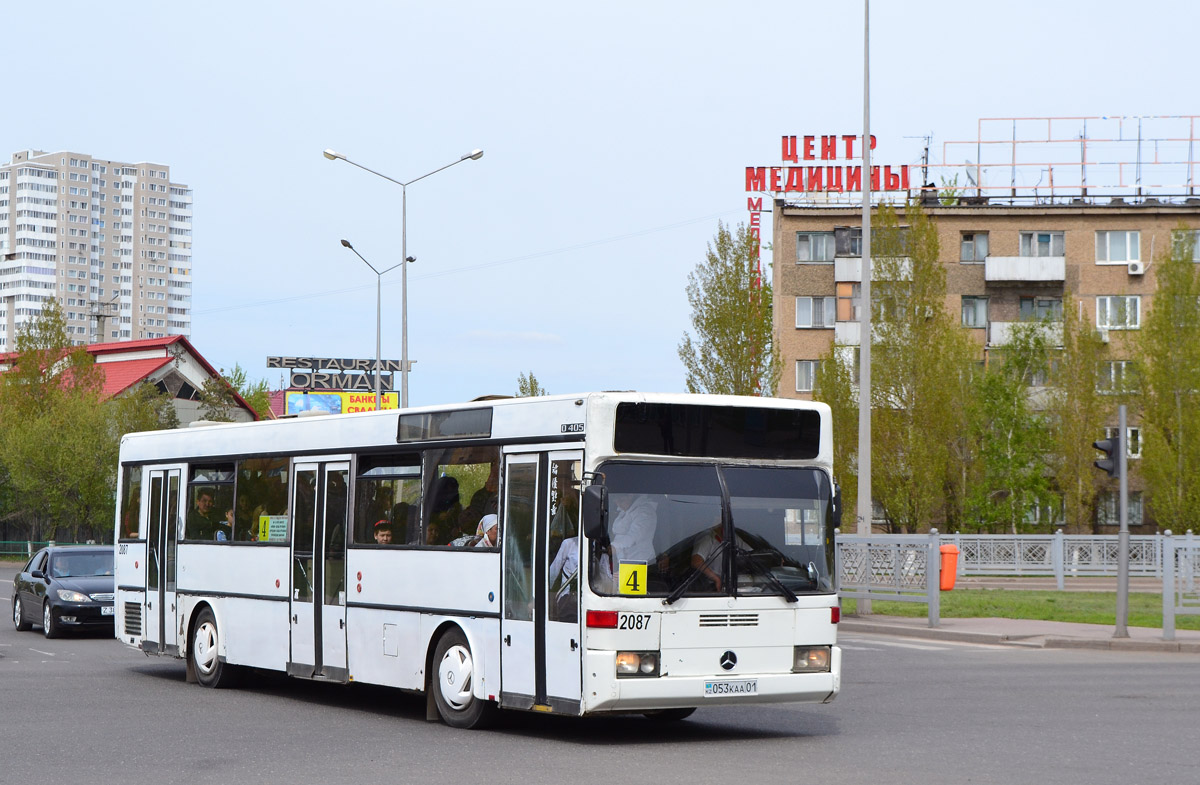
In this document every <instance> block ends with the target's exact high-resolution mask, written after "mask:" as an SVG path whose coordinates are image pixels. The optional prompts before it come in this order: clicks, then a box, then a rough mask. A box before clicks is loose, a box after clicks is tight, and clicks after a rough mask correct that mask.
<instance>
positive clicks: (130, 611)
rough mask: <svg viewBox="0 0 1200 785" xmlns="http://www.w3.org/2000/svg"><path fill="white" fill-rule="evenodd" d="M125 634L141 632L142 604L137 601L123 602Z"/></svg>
mask: <svg viewBox="0 0 1200 785" xmlns="http://www.w3.org/2000/svg"><path fill="white" fill-rule="evenodd" d="M125 634H126V635H141V634H142V605H141V603H138V602H127V603H125Z"/></svg>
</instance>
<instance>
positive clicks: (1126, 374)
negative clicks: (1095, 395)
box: [1096, 360, 1138, 393]
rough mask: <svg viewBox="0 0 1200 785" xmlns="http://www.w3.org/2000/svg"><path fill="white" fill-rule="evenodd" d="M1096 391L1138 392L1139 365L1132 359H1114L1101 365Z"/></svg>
mask: <svg viewBox="0 0 1200 785" xmlns="http://www.w3.org/2000/svg"><path fill="white" fill-rule="evenodd" d="M1096 391H1097V392H1101V393H1120V392H1137V391H1138V381H1137V366H1136V365H1134V363H1133V362H1132V361H1130V360H1113V361H1111V362H1106V363H1103V364H1102V365H1101V366H1100V378H1099V379H1097V381H1096Z"/></svg>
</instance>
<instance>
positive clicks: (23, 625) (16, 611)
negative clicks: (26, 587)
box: [13, 596, 33, 632]
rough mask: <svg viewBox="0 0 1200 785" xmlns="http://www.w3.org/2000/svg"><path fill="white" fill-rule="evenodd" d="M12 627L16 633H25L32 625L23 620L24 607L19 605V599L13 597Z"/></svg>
mask: <svg viewBox="0 0 1200 785" xmlns="http://www.w3.org/2000/svg"><path fill="white" fill-rule="evenodd" d="M13 626H14V627H16V628H17V632H25V631H27V630H28V629H29V628H30V627H32V626H33V625H32V624H30V623H29V620H28V619H26V618H25V606H24V605H22V604H21V598H20V597H18V596H14V597H13Z"/></svg>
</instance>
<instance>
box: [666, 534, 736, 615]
mask: <svg viewBox="0 0 1200 785" xmlns="http://www.w3.org/2000/svg"><path fill="white" fill-rule="evenodd" d="M728 546H729V543H728V542H725V541H722V542H719V543H717V547H716V548H714V549H713V552H712V553H710V554H709V555H708V558H707V559H705V560H704V564H703V565H702V566H700V567H693V568H692V572H691V573H690V574H689V575H688V576H687V577H686V578H684V579H683V583H681V584H679V585H678V586H677V587H675V591H673V592H671V593H670V594H668V595H667V596H666V597H665V598H664V599H663V605H674V604H675V601H676V600H678V599H679V598H680V597H682V596H683V593H684V592H686V591H687V590H688V588H689V587H690V586H691V585H692V584H693V583H695V582H696V578H697V577H699V576H700V575H703V574H704V568H705V567H707V566H709V565H710V564H712V560H713V559H715V558H717V557H718V556H720V555H721V554H723V553H725V549H726V548H727V547H728Z"/></svg>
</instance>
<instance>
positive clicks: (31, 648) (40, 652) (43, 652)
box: [29, 647, 58, 657]
mask: <svg viewBox="0 0 1200 785" xmlns="http://www.w3.org/2000/svg"><path fill="white" fill-rule="evenodd" d="M29 650H30V651H36V652H37V653H38V654H45V655H46V656H47V657H57V656H58V655H56V654H55V653H54V652H52V651H42V650H41V649H35V648H33V647H30V649H29Z"/></svg>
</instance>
